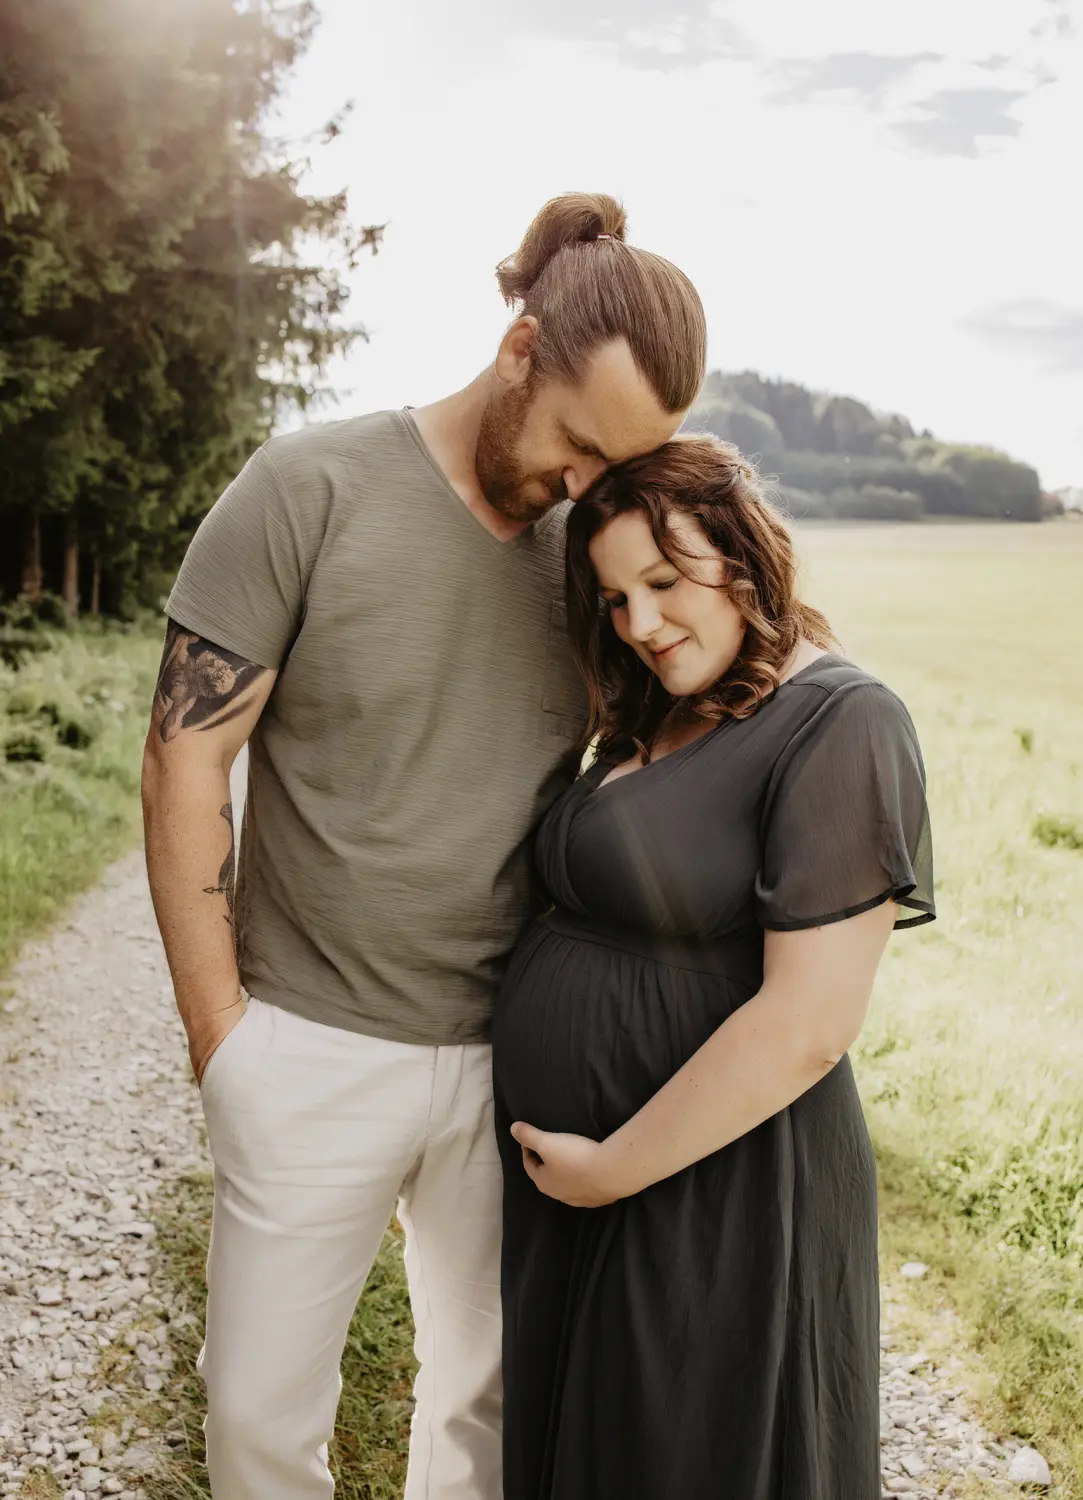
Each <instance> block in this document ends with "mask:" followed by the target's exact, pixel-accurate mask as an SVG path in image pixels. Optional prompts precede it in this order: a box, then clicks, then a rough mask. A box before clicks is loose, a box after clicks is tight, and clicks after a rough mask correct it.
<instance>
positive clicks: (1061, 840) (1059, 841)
mask: <svg viewBox="0 0 1083 1500" xmlns="http://www.w3.org/2000/svg"><path fill="white" fill-rule="evenodd" d="M1030 831H1031V833H1032V834H1033V835H1034V837H1035V838H1036V839H1037V840H1038V842H1039V844H1044V845H1045V847H1046V848H1047V849H1083V822H1081V821H1080V820H1079V819H1078V818H1055V817H1052V816H1051V815H1050V814H1048V813H1042V814H1041V815H1040V816H1039V817H1037V818H1035V820H1034V823H1033V826H1032V827H1031V830H1030Z"/></svg>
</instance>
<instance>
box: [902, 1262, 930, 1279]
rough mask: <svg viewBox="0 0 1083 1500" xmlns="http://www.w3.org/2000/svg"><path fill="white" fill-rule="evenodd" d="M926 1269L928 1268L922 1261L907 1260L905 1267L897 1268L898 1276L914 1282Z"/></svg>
mask: <svg viewBox="0 0 1083 1500" xmlns="http://www.w3.org/2000/svg"><path fill="white" fill-rule="evenodd" d="M928 1269H929V1267H928V1266H927V1265H926V1264H925V1262H924V1261H921V1260H908V1261H907V1262H906V1265H905V1266H900V1267H899V1275H900V1276H905V1277H907V1278H908V1280H911V1281H916V1280H918V1278H919V1277H921V1276H924V1275H925V1273H926V1271H927V1270H928Z"/></svg>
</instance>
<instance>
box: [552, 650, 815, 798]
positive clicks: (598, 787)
mask: <svg viewBox="0 0 1083 1500" xmlns="http://www.w3.org/2000/svg"><path fill="white" fill-rule="evenodd" d="M841 660H842V658H841V657H840V656H838V655H837V653H836V652H834V651H825V652H824V653H823V654H822V655H821V656H818V657H817V658H816V660H815V661H810V662H809V664H808V666H807V667H802V668H801V670H800V672H794V674H793V676H792V677H787V678H786V679H785V680H784V681H783V682H780V683H779V685H778V687H777V688H775V690H774V692H773V693H768V695H767V697H766V698H764V700H763V702H762V703H761V704H760V706H759V708H757V709H756V713H755V714H751V715H750V716H749V717H750V718H755V717H756V714H759V713H762V711H763V710H764V709H765V708H766V707H767V705H768V704H769V703H772V702H773V701H774V700H775V699H776V698H777V697H778V695H779V693H781V692H782V690H783V688H788V687H789V686H790V684H791V683H794V682H800V680H801V678H802V677H805V676H807V675H808V674H809V673H810V672H815V671H816V669H817V667H822V666H825V665H827V664H828V663H837V662H839V661H841ZM745 722H747V721H746V720H744V719H723V720H722V721H721V723H718V724H716V725H715V726H714V727H713V728H712V729H708V731H707V733H706V734H701V735H700V736H699V738H698V739H694V740H689V741H688V743H687V744H686V745H680V746H678V748H677V749H676V750H671V751H670V752H669V754H668V755H663V756H660V757H659V759H658V760H650V761H648V762H647V764H646V765H645V766H640V767H638V769H637V770H635V771H625V773H624V775H623V776H615V777H614V778H613V780H612V781H610V780H608V779H607V778H608V775H609V771H613V770H615V769H616V767H615V766H609V767H608V769H607V771H606V774H605V775H603V777H602V779H601V781H598V782H595V783H594V785H593V786H591V787H590V791H591V792H592V793H593V794H594V795H595V796H597V794H598V793H599V792H603V791H608V790H610V789H611V788H612V787H615V786H620V784H621V782H622V781H634V780H635V778H636V777H637V776H642V775H643V772H644V771H652V770H655V769H656V768H657V767H658V766H664V765H665V764H666V763H667V762H668V761H671V760H677V759H679V758H680V757H681V756H684V755H686V754H687V753H688V752H689V751H690V750H696V749H698V748H699V746H701V745H706V744H707V743H708V741H710V740H713V739H714V738H715V736H716V735H718V734H719V733H720V732H721V731H722V730H723V729H726V728H727V727H728V726H729V725H730V724H739V723H741V724H743V723H745ZM605 764H606V763H605V762H604V761H595V762H594V765H592V766H588V767H587V769H586V770H585V771H584V772H583V775H582V777H581V778H580V779H581V780H582V781H587V780H588V778H589V777H590V776H591V774H592V772H593V771H594V770H595V769H596V767H598V766H604V765H605Z"/></svg>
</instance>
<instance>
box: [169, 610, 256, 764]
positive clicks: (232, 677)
mask: <svg viewBox="0 0 1083 1500" xmlns="http://www.w3.org/2000/svg"><path fill="white" fill-rule="evenodd" d="M266 671H267V668H266V667H261V666H258V665H257V664H255V663H254V662H250V661H245V659H244V657H243V656H238V655H237V653H236V652H235V651H227V650H226V649H225V647H224V646H215V645H214V644H213V643H212V642H210V641H205V640H204V639H203V637H202V636H199V635H195V634H194V633H193V632H192V631H190V630H185V629H184V628H183V627H182V626H180V625H178V624H177V622H176V621H175V620H170V622H169V628H168V629H167V631H166V636H165V648H164V649H163V651H162V664H161V667H160V668H159V670H158V686H157V688H156V689H155V693H154V720H155V722H156V724H157V725H158V733H159V734H160V735H161V738H162V743H163V745H164V744H168V742H169V741H170V740H171V739H174V738H175V737H176V736H177V735H178V734H179V733H180V731H181V730H182V729H197V730H204V729H216V728H217V727H218V725H219V724H224V723H225V722H226V720H227V719H232V718H235V717H236V716H237V715H238V714H241V713H244V711H245V708H246V707H247V699H246V696H245V695H246V694H247V692H248V689H249V688H250V687H251V686H252V684H253V683H254V682H255V681H256V679H257V678H258V677H262V676H263V674H264V672H266Z"/></svg>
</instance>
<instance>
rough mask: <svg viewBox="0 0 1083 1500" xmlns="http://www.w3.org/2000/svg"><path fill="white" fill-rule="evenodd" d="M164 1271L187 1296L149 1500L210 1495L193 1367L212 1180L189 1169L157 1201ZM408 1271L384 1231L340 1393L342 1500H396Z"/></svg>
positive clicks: (167, 1297) (402, 1462)
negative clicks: (165, 1450) (165, 1440)
mask: <svg viewBox="0 0 1083 1500" xmlns="http://www.w3.org/2000/svg"><path fill="white" fill-rule="evenodd" d="M156 1218H157V1224H158V1235H159V1238H158V1251H159V1254H158V1270H157V1275H158V1277H159V1284H160V1287H161V1291H162V1294H163V1301H167V1302H168V1303H169V1304H170V1305H172V1306H176V1305H177V1303H178V1301H179V1303H180V1304H181V1308H180V1313H179V1316H177V1317H175V1318H174V1320H173V1322H172V1324H171V1343H170V1347H171V1349H172V1352H173V1356H174V1360H175V1372H176V1373H175V1377H174V1379H173V1380H171V1382H170V1385H169V1390H168V1398H169V1404H168V1408H163V1410H162V1412H161V1415H160V1419H159V1423H158V1425H159V1427H165V1426H167V1422H168V1428H167V1436H168V1437H169V1440H170V1443H171V1447H170V1449H169V1454H168V1457H167V1458H166V1461H165V1464H164V1466H163V1468H162V1470H161V1472H160V1473H158V1474H157V1475H156V1476H155V1477H154V1479H153V1480H151V1481H146V1482H145V1483H144V1488H145V1489H146V1491H147V1494H148V1495H149V1496H150V1497H151V1500H194V1497H197V1496H198V1497H202V1500H206V1497H208V1496H209V1495H210V1487H209V1485H208V1482H207V1471H206V1466H205V1462H204V1457H205V1454H204V1446H203V1432H202V1422H203V1414H204V1402H203V1387H202V1385H201V1383H200V1381H199V1378H198V1376H197V1375H196V1373H195V1365H196V1357H197V1355H198V1354H199V1346H200V1341H201V1336H202V1329H203V1311H204V1305H205V1287H204V1267H205V1262H206V1256H207V1242H208V1239H209V1236H210V1218H211V1179H210V1177H209V1176H205V1175H204V1176H188V1177H183V1178H181V1179H180V1181H179V1182H177V1183H176V1184H175V1186H174V1188H173V1189H172V1191H171V1192H170V1194H169V1195H168V1197H167V1198H166V1199H165V1201H164V1202H163V1203H162V1204H161V1205H160V1208H159V1213H158V1214H157V1216H156ZM412 1341H413V1329H412V1325H411V1322H410V1308H409V1299H408V1296H407V1291H406V1271H405V1268H404V1266H403V1262H402V1245H401V1238H400V1235H399V1233H398V1231H397V1230H396V1229H394V1228H392V1229H391V1230H389V1231H388V1234H387V1236H386V1237H385V1239H384V1243H383V1246H382V1247H381V1249H380V1253H379V1256H378V1257H377V1260H376V1264H375V1266H374V1267H373V1269H372V1273H371V1275H370V1276H369V1280H368V1285H367V1286H366V1288H365V1295H364V1297H363V1298H362V1301H361V1304H360V1306H359V1308H358V1310H357V1313H356V1314H355V1316H354V1319H353V1322H352V1324H351V1325H350V1331H349V1335H348V1337H347V1340H346V1350H345V1354H344V1356H343V1362H342V1379H343V1388H342V1400H341V1403H340V1405H339V1413H338V1424H337V1428H336V1431H335V1439H334V1443H333V1445H332V1450H331V1467H332V1469H333V1471H334V1474H335V1494H336V1496H337V1497H338V1500H398V1497H399V1496H400V1495H401V1494H402V1486H403V1483H404V1481H405V1478H406V1452H407V1445H408V1441H409V1434H410V1413H411V1411H412V1405H413V1403H412V1399H411V1394H410V1391H411V1386H412V1384H413V1378H414V1373H415V1365H414V1359H413V1350H412Z"/></svg>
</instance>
